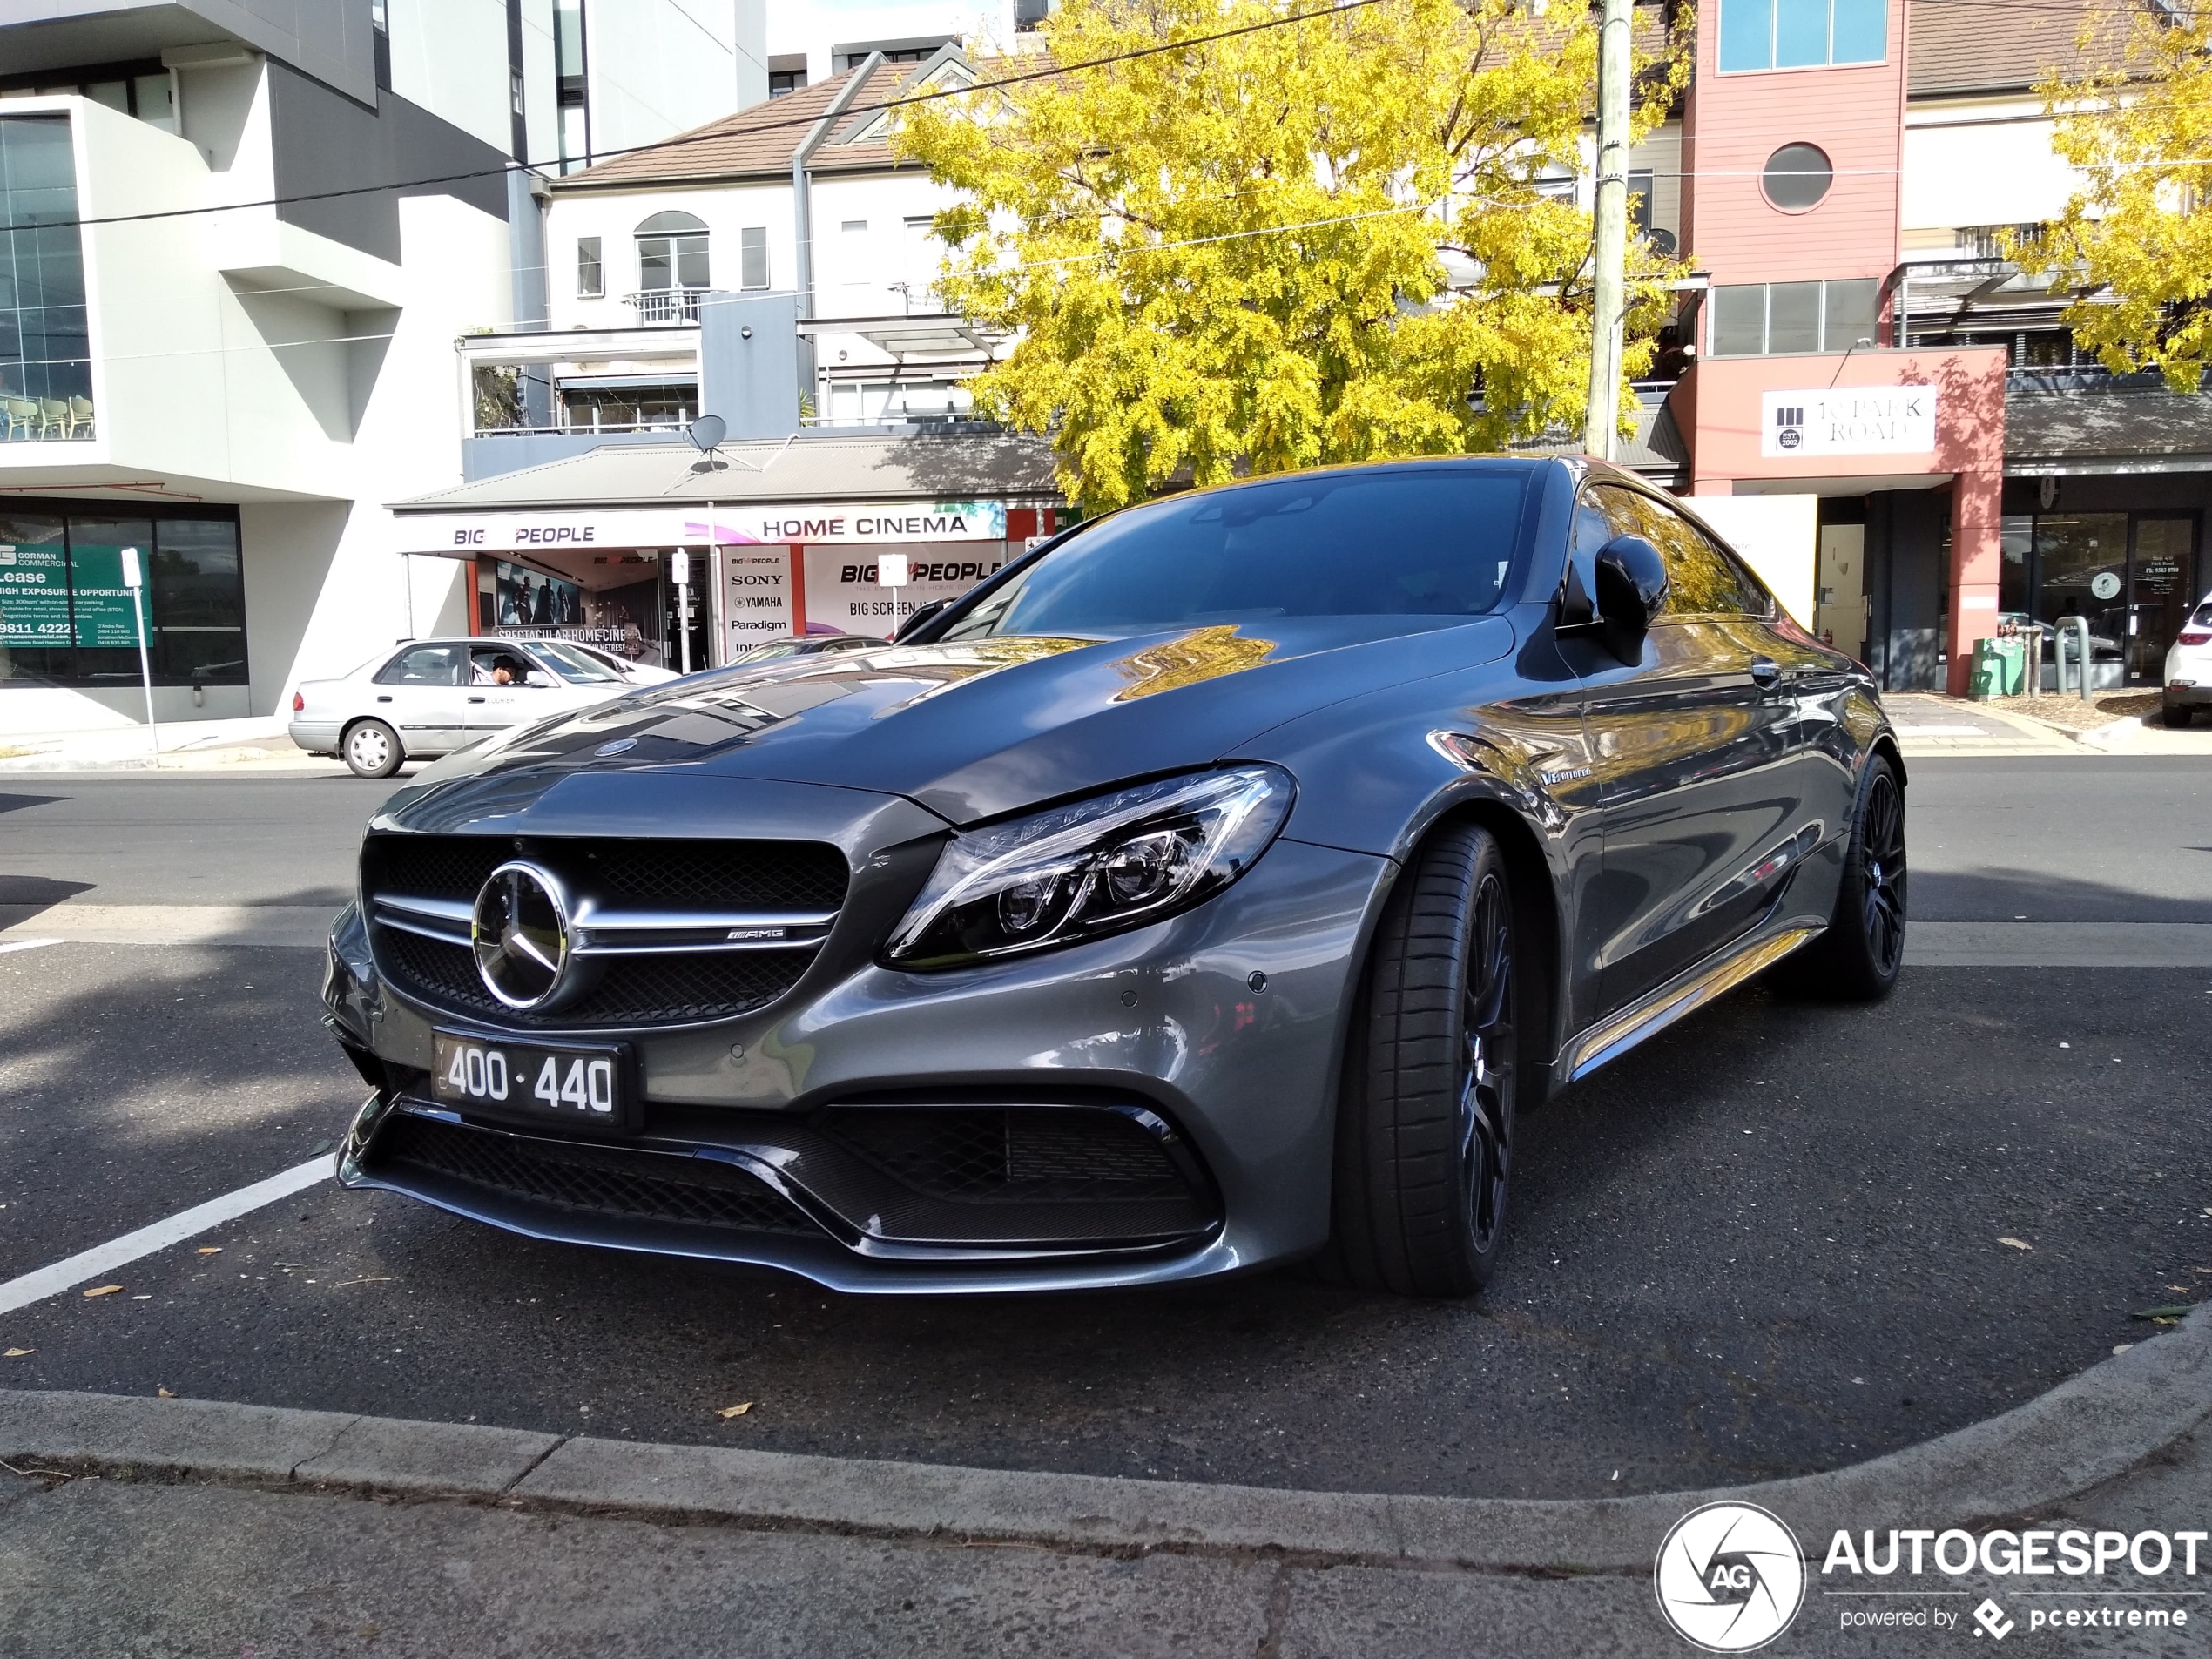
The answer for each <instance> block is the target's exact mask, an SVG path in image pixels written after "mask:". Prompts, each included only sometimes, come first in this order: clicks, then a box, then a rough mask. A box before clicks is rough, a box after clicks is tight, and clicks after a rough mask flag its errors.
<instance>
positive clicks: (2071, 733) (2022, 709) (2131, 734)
mask: <svg viewBox="0 0 2212 1659" xmlns="http://www.w3.org/2000/svg"><path fill="white" fill-rule="evenodd" d="M1882 705H1883V706H1884V707H1885V708H1886V709H1887V710H1888V711H1889V713H1890V719H1891V721H1892V724H1894V725H1895V726H1896V728H1897V735H1898V746H1899V747H1900V748H1902V749H1903V750H1904V751H1905V759H1907V760H1911V759H1913V758H1914V757H1915V756H1923V755H1926V756H1932V755H2080V754H2125V755H2212V726H2195V727H2188V728H2183V729H2179V730H2173V729H2169V728H2168V727H2167V726H2166V725H2163V724H2162V723H2160V722H2159V720H2158V718H2157V717H2156V716H2155V714H2153V715H2145V714H2140V713H2130V714H2125V715H2119V716H2114V717H2113V718H2108V719H2104V720H2099V719H2098V718H2097V716H2096V714H2095V713H2094V712H2093V711H2091V710H2090V709H2089V708H2088V706H2087V705H2084V704H2083V703H2081V702H2080V700H2079V699H2078V698H2067V699H2060V698H2057V697H2041V698H2006V700H2005V703H2004V704H2002V705H2000V704H1993V703H1975V702H1969V701H1967V700H1966V699H1964V698H1951V697H1940V696H1938V695H1936V694H1935V693H1933V692H1930V691H1892V692H1890V693H1888V694H1887V695H1885V697H1884V698H1882ZM2039 717H2048V718H2039Z"/></svg>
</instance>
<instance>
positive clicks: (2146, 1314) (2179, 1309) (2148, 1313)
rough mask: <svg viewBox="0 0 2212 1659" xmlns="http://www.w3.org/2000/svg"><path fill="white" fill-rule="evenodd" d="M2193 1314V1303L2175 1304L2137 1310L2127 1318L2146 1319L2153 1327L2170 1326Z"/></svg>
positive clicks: (2194, 1309) (2194, 1310) (2194, 1308)
mask: <svg viewBox="0 0 2212 1659" xmlns="http://www.w3.org/2000/svg"><path fill="white" fill-rule="evenodd" d="M2194 1312H2196V1305H2195V1303H2193V1302H2176V1303H2175V1304H2173V1305H2170V1306H2168V1307H2162V1308H2139V1309H2137V1310H2136V1311H2135V1312H2133V1313H2130V1314H2129V1315H2128V1318H2131V1319H2148V1320H2149V1321H2150V1322H2151V1323H2152V1324H2154V1325H2172V1324H2174V1323H2175V1321H2176V1320H2179V1319H2184V1318H2188V1316H2189V1315H2190V1314H2192V1313H2194Z"/></svg>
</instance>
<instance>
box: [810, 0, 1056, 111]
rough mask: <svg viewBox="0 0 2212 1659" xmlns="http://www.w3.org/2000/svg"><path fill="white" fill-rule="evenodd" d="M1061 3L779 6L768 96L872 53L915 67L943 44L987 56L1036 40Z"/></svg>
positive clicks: (901, 0)
mask: <svg viewBox="0 0 2212 1659" xmlns="http://www.w3.org/2000/svg"><path fill="white" fill-rule="evenodd" d="M1057 3H1058V0H857V3H856V0H777V4H776V6H775V9H774V11H773V14H772V16H771V17H769V19H768V30H767V50H768V73H769V81H768V91H769V95H770V96H771V97H773V98H781V97H783V96H784V95H785V94H786V93H788V92H794V91H798V90H799V89H800V88H801V87H806V86H818V85H819V84H821V83H822V82H823V81H825V80H827V79H828V78H830V77H831V76H833V75H835V74H837V73H839V72H840V71H843V70H848V69H853V68H855V67H857V66H858V65H859V64H860V63H861V62H862V61H863V60H865V59H866V58H867V57H868V55H869V54H870V53H872V52H881V53H882V54H883V55H884V58H885V60H886V61H887V62H888V63H890V64H894V65H898V64H919V63H921V62H923V61H925V60H926V59H927V58H928V57H929V56H930V55H931V54H932V53H934V51H937V49H938V48H939V47H941V46H948V45H951V46H961V47H965V48H974V47H976V46H978V45H980V46H981V49H982V51H984V52H985V53H987V54H990V55H995V54H998V53H1001V52H1007V51H1020V50H1022V48H1023V47H1024V46H1025V45H1027V44H1031V42H1032V41H1033V40H1034V37H1035V30H1036V29H1037V27H1038V25H1039V24H1042V22H1043V21H1044V20H1045V18H1046V17H1049V16H1050V15H1051V13H1052V10H1053V9H1054V7H1055V5H1056V4H1057Z"/></svg>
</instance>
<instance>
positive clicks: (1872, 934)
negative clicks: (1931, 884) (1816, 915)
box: [1859, 767, 1905, 974]
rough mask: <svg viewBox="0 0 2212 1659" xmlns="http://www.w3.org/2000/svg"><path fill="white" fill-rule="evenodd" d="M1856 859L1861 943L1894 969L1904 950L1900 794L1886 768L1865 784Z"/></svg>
mask: <svg viewBox="0 0 2212 1659" xmlns="http://www.w3.org/2000/svg"><path fill="white" fill-rule="evenodd" d="M1859 860H1860V863H1859V875H1860V883H1859V885H1860V889H1861V894H1862V901H1861V902H1862V908H1863V910H1864V920H1865V927H1866V948H1867V950H1868V952H1869V954H1871V955H1872V957H1873V958H1874V961H1875V963H1876V965H1877V966H1878V967H1879V968H1881V970H1882V972H1883V973H1885V974H1893V973H1895V972H1896V971H1897V967H1898V962H1899V961H1902V960H1903V958H1904V955H1905V793H1904V792H1903V791H1902V790H1900V789H1898V786H1897V779H1895V778H1893V777H1892V776H1891V775H1890V773H1889V771H1888V769H1887V768H1886V767H1885V768H1884V769H1883V770H1881V771H1880V772H1876V773H1875V774H1874V780H1873V782H1872V783H1871V784H1870V785H1869V786H1867V791H1866V819H1865V826H1864V828H1863V829H1862V830H1861V832H1860V834H1859Z"/></svg>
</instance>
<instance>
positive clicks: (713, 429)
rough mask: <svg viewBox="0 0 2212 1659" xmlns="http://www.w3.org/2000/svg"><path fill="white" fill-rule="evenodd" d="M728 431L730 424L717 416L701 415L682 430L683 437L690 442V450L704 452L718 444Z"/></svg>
mask: <svg viewBox="0 0 2212 1659" xmlns="http://www.w3.org/2000/svg"><path fill="white" fill-rule="evenodd" d="M729 430H730V423H729V422H728V421H725V420H724V419H723V418H722V417H721V416H720V415H701V416H699V418H698V420H696V421H692V422H691V425H689V426H687V427H685V428H684V435H685V437H687V438H689V439H690V440H691V448H694V449H698V450H701V451H705V450H708V449H711V448H714V446H715V445H717V444H718V443H720V442H722V440H723V438H724V437H725V436H726V435H728V433H729Z"/></svg>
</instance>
